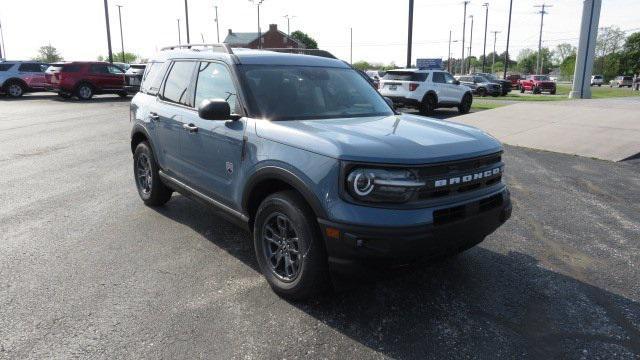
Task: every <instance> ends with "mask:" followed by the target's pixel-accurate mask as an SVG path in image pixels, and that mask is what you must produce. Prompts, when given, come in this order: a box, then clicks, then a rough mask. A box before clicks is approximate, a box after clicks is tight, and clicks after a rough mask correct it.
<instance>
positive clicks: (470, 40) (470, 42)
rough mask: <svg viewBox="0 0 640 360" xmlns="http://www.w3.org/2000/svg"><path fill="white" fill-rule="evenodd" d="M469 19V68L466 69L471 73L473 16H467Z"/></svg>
mask: <svg viewBox="0 0 640 360" xmlns="http://www.w3.org/2000/svg"><path fill="white" fill-rule="evenodd" d="M469 17H470V18H471V36H470V37H469V66H468V67H467V69H468V70H469V71H471V45H472V44H473V15H469Z"/></svg>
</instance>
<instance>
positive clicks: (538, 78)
mask: <svg viewBox="0 0 640 360" xmlns="http://www.w3.org/2000/svg"><path fill="white" fill-rule="evenodd" d="M533 79H534V80H538V81H551V79H549V77H548V76H534V77H533Z"/></svg>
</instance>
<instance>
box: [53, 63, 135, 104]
mask: <svg viewBox="0 0 640 360" xmlns="http://www.w3.org/2000/svg"><path fill="white" fill-rule="evenodd" d="M45 78H46V85H45V87H46V89H47V90H49V91H54V92H57V93H58V95H60V96H62V97H63V98H70V97H72V96H77V97H78V99H80V100H89V99H91V98H92V97H93V95H96V94H117V95H119V96H120V97H126V96H127V90H126V88H125V85H126V83H125V76H124V70H122V69H121V68H119V67H117V66H115V65H112V64H110V63H106V62H96V61H92V62H79V61H74V62H65V63H56V64H52V65H51V66H49V68H48V69H47V71H46V72H45Z"/></svg>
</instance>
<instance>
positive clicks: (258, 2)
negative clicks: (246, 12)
mask: <svg viewBox="0 0 640 360" xmlns="http://www.w3.org/2000/svg"><path fill="white" fill-rule="evenodd" d="M249 1H250V2H252V3H254V4H256V5H257V7H258V49H262V30H261V29H260V5H261V4H262V2H263V1H264V0H249Z"/></svg>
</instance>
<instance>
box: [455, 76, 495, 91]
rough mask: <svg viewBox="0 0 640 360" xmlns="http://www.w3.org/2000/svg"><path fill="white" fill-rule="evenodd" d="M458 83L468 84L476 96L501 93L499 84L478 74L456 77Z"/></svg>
mask: <svg viewBox="0 0 640 360" xmlns="http://www.w3.org/2000/svg"><path fill="white" fill-rule="evenodd" d="M458 81H460V84H462V85H465V86H468V87H469V88H471V89H472V90H473V93H474V94H475V95H478V96H487V95H491V96H500V95H501V94H502V86H501V85H500V84H497V83H494V82H491V81H489V80H488V79H487V78H485V77H484V76H480V75H463V76H459V77H458Z"/></svg>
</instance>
